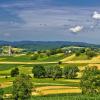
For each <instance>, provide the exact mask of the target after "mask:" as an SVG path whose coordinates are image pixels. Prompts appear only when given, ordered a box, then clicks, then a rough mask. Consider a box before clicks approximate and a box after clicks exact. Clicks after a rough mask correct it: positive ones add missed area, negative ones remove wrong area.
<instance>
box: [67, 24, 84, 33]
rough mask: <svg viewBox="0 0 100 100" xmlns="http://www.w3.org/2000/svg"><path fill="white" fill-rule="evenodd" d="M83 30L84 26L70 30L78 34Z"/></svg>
mask: <svg viewBox="0 0 100 100" xmlns="http://www.w3.org/2000/svg"><path fill="white" fill-rule="evenodd" d="M82 29H83V26H76V27H73V28H70V29H69V30H70V31H71V32H73V33H77V32H80V31H81V30H82Z"/></svg>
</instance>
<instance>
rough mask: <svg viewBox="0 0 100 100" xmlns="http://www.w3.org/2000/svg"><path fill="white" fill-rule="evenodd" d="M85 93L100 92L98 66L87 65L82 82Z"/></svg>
mask: <svg viewBox="0 0 100 100" xmlns="http://www.w3.org/2000/svg"><path fill="white" fill-rule="evenodd" d="M80 86H81V89H82V93H83V94H100V71H99V70H98V69H97V67H95V66H93V67H86V68H85V70H84V72H83V75H82V78H81V82H80Z"/></svg>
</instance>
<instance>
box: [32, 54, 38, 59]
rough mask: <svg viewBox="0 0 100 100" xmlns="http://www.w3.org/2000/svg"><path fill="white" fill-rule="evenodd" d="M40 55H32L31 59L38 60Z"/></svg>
mask: <svg viewBox="0 0 100 100" xmlns="http://www.w3.org/2000/svg"><path fill="white" fill-rule="evenodd" d="M38 57H39V54H34V55H33V56H32V57H31V60H37V59H38Z"/></svg>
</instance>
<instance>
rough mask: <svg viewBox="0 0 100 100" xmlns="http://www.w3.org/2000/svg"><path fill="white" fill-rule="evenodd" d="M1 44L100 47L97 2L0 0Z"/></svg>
mask: <svg viewBox="0 0 100 100" xmlns="http://www.w3.org/2000/svg"><path fill="white" fill-rule="evenodd" d="M0 40H5V41H24V40H29V41H73V42H87V43H93V44H100V0H0Z"/></svg>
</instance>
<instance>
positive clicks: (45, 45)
mask: <svg viewBox="0 0 100 100" xmlns="http://www.w3.org/2000/svg"><path fill="white" fill-rule="evenodd" d="M8 45H11V46H14V47H17V48H25V49H29V50H45V49H55V48H59V47H65V46H80V47H100V45H95V44H89V43H83V42H68V41H15V42H8V41H0V46H8Z"/></svg>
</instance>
